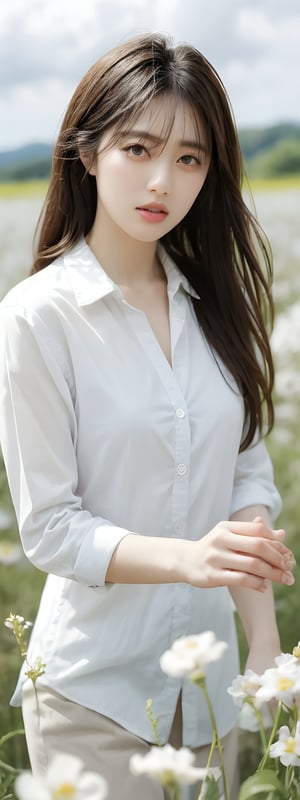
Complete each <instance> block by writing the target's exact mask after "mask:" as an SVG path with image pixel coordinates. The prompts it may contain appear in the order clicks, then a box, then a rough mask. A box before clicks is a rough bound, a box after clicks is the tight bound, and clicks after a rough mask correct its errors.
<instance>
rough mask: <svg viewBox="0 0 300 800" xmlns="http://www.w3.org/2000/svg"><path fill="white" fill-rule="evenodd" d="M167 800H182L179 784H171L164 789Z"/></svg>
mask: <svg viewBox="0 0 300 800" xmlns="http://www.w3.org/2000/svg"><path fill="white" fill-rule="evenodd" d="M164 793H165V798H166V800H180V789H179V785H178V783H172V784H171V783H169V784H166V786H165V787H164Z"/></svg>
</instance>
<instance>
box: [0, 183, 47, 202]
mask: <svg viewBox="0 0 300 800" xmlns="http://www.w3.org/2000/svg"><path fill="white" fill-rule="evenodd" d="M47 187H48V181H47V180H34V181H10V182H9V183H0V199H1V200H10V199H15V198H19V197H34V196H36V195H39V194H46V191H47Z"/></svg>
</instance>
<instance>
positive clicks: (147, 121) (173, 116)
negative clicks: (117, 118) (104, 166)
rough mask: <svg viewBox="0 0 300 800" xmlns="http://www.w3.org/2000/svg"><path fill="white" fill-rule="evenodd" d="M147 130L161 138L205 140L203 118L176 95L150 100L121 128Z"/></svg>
mask: <svg viewBox="0 0 300 800" xmlns="http://www.w3.org/2000/svg"><path fill="white" fill-rule="evenodd" d="M127 129H128V130H130V131H134V130H139V131H147V132H148V133H151V134H153V135H155V136H157V137H159V138H161V139H168V138H169V136H171V135H172V136H174V138H175V137H176V138H178V139H180V140H181V139H195V141H201V142H203V141H206V139H207V131H206V125H205V123H204V120H203V118H202V116H201V115H200V113H199V112H197V111H196V110H195V109H194V108H193V107H192V106H191V105H190V104H189V103H188V102H187V101H185V100H181V99H179V98H178V97H173V96H170V97H169V96H162V97H161V98H160V97H156V98H154V99H153V100H151V101H150V103H149V105H148V107H147V108H146V109H145V110H143V111H142V112H140V113H137V114H136V115H135V116H134V117H133V118H131V120H130V122H129V121H128V125H122V130H123V131H126V130H127Z"/></svg>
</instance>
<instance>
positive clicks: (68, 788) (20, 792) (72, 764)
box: [15, 753, 108, 800]
mask: <svg viewBox="0 0 300 800" xmlns="http://www.w3.org/2000/svg"><path fill="white" fill-rule="evenodd" d="M82 768H83V763H82V761H81V759H79V758H77V757H76V756H72V755H68V754H66V753H65V754H59V755H56V756H54V758H53V759H52V762H51V763H50V765H49V768H48V770H47V773H46V775H45V777H34V776H33V775H32V774H31V772H23V773H21V775H18V777H17V778H16V781H15V792H16V795H17V797H18V798H19V800H87V798H88V800H104V798H105V797H106V795H107V791H108V790H107V783H106V781H105V780H104V778H102V777H101V775H97V774H96V773H94V772H84V771H83V769H82Z"/></svg>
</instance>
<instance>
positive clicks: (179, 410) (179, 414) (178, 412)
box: [176, 408, 185, 419]
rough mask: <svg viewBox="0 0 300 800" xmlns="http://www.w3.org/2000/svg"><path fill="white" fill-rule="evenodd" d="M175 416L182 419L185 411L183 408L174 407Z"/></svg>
mask: <svg viewBox="0 0 300 800" xmlns="http://www.w3.org/2000/svg"><path fill="white" fill-rule="evenodd" d="M176 417H179V419H183V417H185V411H184V410H183V408H176Z"/></svg>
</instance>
